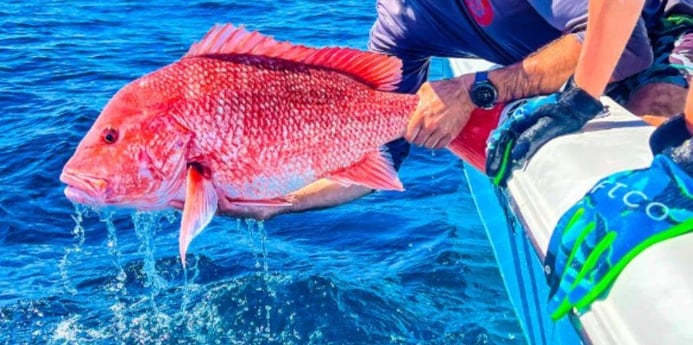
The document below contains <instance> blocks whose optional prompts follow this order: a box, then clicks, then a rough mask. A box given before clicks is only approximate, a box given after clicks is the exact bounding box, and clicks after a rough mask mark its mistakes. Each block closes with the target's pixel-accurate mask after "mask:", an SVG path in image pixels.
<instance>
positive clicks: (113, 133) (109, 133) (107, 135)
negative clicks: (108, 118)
mask: <svg viewBox="0 0 693 345" xmlns="http://www.w3.org/2000/svg"><path fill="white" fill-rule="evenodd" d="M101 137H102V138H103V141H105V142H106V144H113V143H115V142H116V140H118V131H117V130H116V129H114V128H110V127H108V128H106V129H104V130H103V133H102V134H101Z"/></svg>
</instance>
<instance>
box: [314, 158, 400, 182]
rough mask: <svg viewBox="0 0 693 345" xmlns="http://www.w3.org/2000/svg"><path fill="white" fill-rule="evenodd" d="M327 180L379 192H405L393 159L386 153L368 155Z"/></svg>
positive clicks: (334, 173) (332, 174)
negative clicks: (360, 186)
mask: <svg viewBox="0 0 693 345" xmlns="http://www.w3.org/2000/svg"><path fill="white" fill-rule="evenodd" d="M327 178H328V179H330V180H333V181H335V182H338V183H341V184H343V185H353V184H357V185H362V186H366V187H369V188H372V189H377V190H397V191H400V192H401V191H404V186H403V185H402V181H400V180H399V176H397V171H396V170H395V167H394V165H393V163H392V157H391V156H390V154H389V153H388V152H386V151H373V152H371V153H368V154H366V155H365V156H364V157H363V159H361V160H360V161H358V162H357V163H356V164H354V165H352V166H350V167H347V168H344V169H341V170H338V171H335V172H333V173H331V174H330V175H329V176H327Z"/></svg>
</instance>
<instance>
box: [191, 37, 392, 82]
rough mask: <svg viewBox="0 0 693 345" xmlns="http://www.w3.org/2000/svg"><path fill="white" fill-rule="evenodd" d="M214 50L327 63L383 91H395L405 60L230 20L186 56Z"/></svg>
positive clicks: (326, 66)
mask: <svg viewBox="0 0 693 345" xmlns="http://www.w3.org/2000/svg"><path fill="white" fill-rule="evenodd" d="M215 54H220V55H226V54H239V55H241V54H243V55H259V56H266V57H272V58H279V59H283V60H289V61H294V62H300V63H305V64H308V65H313V66H320V67H325V68H329V69H333V70H335V71H339V72H342V73H345V74H348V75H351V76H352V77H355V78H356V79H358V80H359V81H362V82H364V83H366V84H367V85H369V86H370V87H372V88H374V89H378V90H382V91H393V90H394V89H395V87H396V86H397V84H398V83H399V81H400V79H401V78H402V62H401V61H400V60H399V59H397V58H396V57H391V56H387V55H384V54H378V53H371V52H365V51H360V50H357V49H353V48H341V47H327V48H310V47H306V46H302V45H294V44H291V43H289V42H279V41H276V40H275V39H273V38H272V37H268V36H264V35H262V34H261V33H259V32H257V31H252V32H251V31H247V30H246V29H245V28H243V27H234V26H233V25H231V24H225V25H215V26H214V27H212V28H211V29H210V30H209V32H207V34H206V35H205V37H204V38H203V39H202V40H201V41H199V42H196V43H195V44H193V45H192V46H191V47H190V50H188V52H187V53H186V54H185V56H184V58H185V57H192V56H203V55H215Z"/></svg>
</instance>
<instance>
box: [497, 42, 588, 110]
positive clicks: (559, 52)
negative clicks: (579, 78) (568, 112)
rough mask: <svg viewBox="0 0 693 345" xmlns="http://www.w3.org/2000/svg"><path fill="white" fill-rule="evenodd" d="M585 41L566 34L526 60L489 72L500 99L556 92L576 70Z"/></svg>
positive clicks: (507, 99)
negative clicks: (582, 41) (582, 42)
mask: <svg viewBox="0 0 693 345" xmlns="http://www.w3.org/2000/svg"><path fill="white" fill-rule="evenodd" d="M581 46H582V44H581V42H580V40H578V38H577V37H575V36H574V35H565V36H563V37H561V38H559V39H558V40H556V41H554V42H552V43H550V44H548V45H546V46H545V47H543V48H542V49H540V50H539V51H537V52H535V53H534V54H532V55H530V56H528V57H527V58H525V59H524V60H522V61H520V62H518V63H516V64H513V65H510V66H507V67H504V68H500V69H497V70H494V71H491V72H490V73H489V79H490V80H491V82H492V83H493V84H494V85H495V86H496V88H498V102H509V101H513V100H517V99H521V98H526V97H532V96H537V95H542V94H549V93H553V92H556V91H558V90H559V89H560V87H561V86H562V85H563V84H564V83H565V82H566V80H568V78H569V77H570V76H571V75H572V74H573V73H574V72H575V66H576V65H577V62H578V58H579V57H580V48H581Z"/></svg>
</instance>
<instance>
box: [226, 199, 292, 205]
mask: <svg viewBox="0 0 693 345" xmlns="http://www.w3.org/2000/svg"><path fill="white" fill-rule="evenodd" d="M226 200H228V202H230V203H232V204H235V205H239V206H261V207H267V206H269V207H272V206H274V207H280V206H291V205H292V203H291V200H289V199H288V198H286V197H280V198H274V199H264V200H243V199H229V198H226Z"/></svg>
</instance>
